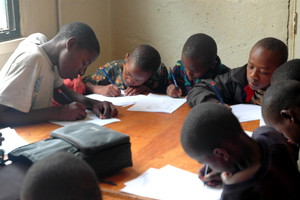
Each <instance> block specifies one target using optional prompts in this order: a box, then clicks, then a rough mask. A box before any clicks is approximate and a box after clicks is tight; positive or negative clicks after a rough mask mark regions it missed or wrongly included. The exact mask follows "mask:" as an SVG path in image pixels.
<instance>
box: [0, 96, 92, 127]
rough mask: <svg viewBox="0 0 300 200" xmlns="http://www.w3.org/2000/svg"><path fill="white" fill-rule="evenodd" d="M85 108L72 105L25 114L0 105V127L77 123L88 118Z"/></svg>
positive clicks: (76, 104)
mask: <svg viewBox="0 0 300 200" xmlns="http://www.w3.org/2000/svg"><path fill="white" fill-rule="evenodd" d="M85 108H86V107H85V106H84V105H82V104H80V103H75V102H74V103H72V104H67V105H64V106H56V107H49V108H44V109H38V110H31V111H29V112H28V113H24V112H21V111H18V110H15V109H13V108H10V107H7V106H3V105H0V126H15V125H25V124H34V123H42V122H47V121H49V120H63V121H75V120H79V119H83V118H85V117H86V112H85Z"/></svg>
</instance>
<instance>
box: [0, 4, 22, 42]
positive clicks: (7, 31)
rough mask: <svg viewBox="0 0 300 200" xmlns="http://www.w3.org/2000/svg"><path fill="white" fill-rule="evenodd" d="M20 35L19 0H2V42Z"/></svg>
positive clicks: (0, 27)
mask: <svg viewBox="0 0 300 200" xmlns="http://www.w3.org/2000/svg"><path fill="white" fill-rule="evenodd" d="M19 36H20V15H19V0H0V42H2V41H6V40H10V39H14V38H17V37H19Z"/></svg>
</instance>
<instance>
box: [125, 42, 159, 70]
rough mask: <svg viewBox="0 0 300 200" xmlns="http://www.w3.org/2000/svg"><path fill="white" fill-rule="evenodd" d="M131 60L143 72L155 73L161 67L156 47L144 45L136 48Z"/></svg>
mask: <svg viewBox="0 0 300 200" xmlns="http://www.w3.org/2000/svg"><path fill="white" fill-rule="evenodd" d="M129 59H130V60H132V61H133V62H134V63H135V65H136V66H137V67H139V68H140V69H141V70H142V71H143V72H152V73H153V72H155V71H156V70H157V69H158V68H159V66H160V65H161V58H160V54H159V52H158V51H157V50H156V49H155V48H154V47H152V46H150V45H147V44H142V45H139V46H138V47H136V48H135V49H134V50H133V51H132V52H131V53H130V54H129Z"/></svg>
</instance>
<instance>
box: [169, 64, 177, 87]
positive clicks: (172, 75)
mask: <svg viewBox="0 0 300 200" xmlns="http://www.w3.org/2000/svg"><path fill="white" fill-rule="evenodd" d="M170 74H171V77H172V79H173V82H174V85H175V87H177V88H178V85H177V81H176V79H175V76H174V74H173V71H172V69H171V68H170Z"/></svg>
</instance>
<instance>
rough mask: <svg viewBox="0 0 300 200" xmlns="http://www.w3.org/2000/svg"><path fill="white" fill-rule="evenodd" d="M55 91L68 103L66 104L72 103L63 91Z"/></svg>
mask: <svg viewBox="0 0 300 200" xmlns="http://www.w3.org/2000/svg"><path fill="white" fill-rule="evenodd" d="M57 91H58V93H59V94H61V95H62V96H63V97H64V98H65V99H66V100H67V101H68V103H72V102H73V101H72V100H71V99H70V98H69V97H68V96H67V95H66V94H65V93H64V92H63V91H61V89H58V90H57Z"/></svg>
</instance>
